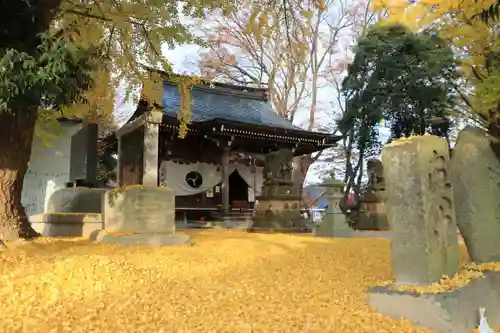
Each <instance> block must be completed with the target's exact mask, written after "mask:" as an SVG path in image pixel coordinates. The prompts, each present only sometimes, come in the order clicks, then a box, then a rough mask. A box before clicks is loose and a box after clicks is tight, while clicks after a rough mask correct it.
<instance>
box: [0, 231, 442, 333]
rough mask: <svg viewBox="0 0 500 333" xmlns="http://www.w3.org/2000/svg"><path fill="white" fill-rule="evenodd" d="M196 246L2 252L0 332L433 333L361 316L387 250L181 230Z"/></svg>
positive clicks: (354, 242)
mask: <svg viewBox="0 0 500 333" xmlns="http://www.w3.org/2000/svg"><path fill="white" fill-rule="evenodd" d="M187 233H189V234H190V235H191V236H192V239H193V242H194V245H193V246H186V247H163V248H153V247H135V248H121V247H118V246H111V245H103V244H92V243H91V242H89V241H86V240H83V239H76V240H54V239H40V240H37V241H35V242H34V243H32V244H29V245H26V246H23V247H18V248H16V249H14V250H11V251H4V252H2V253H0V299H1V300H2V311H0V324H1V325H2V332H6V333H9V332H20V331H26V332H33V333H36V332H75V333H77V332H91V331H94V332H190V333H191V332H203V333H207V332H228V333H229V332H230V333H238V332H265V333H272V332H290V333H293V332H318V333H325V332H356V333H362V332H366V333H373V332H391V333H397V332H401V333H403V332H404V333H410V332H413V333H424V332H428V333H430V332H432V331H430V330H427V329H423V328H416V327H414V326H412V325H411V324H410V323H409V322H408V321H406V320H392V319H389V318H387V317H384V316H382V315H380V314H378V313H376V312H374V311H372V310H370V309H369V308H368V306H367V296H366V293H365V291H366V290H367V288H369V287H370V286H373V285H378V284H380V283H381V281H384V280H389V279H392V273H391V266H390V262H389V257H390V246H389V240H387V239H381V238H366V237H363V238H352V239H320V238H314V237H310V236H298V235H283V234H265V235H263V234H248V233H244V232H238V231H225V230H220V231H216V230H212V231H188V232H187Z"/></svg>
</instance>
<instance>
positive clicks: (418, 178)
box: [382, 135, 459, 285]
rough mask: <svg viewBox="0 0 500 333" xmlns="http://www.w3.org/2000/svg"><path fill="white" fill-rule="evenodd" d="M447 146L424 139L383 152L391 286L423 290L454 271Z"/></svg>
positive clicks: (397, 144)
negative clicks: (390, 258)
mask: <svg viewBox="0 0 500 333" xmlns="http://www.w3.org/2000/svg"><path fill="white" fill-rule="evenodd" d="M448 161H449V153H448V145H447V143H446V141H444V140H443V139H441V138H439V137H437V136H433V135H424V136H420V137H414V138H412V139H410V140H406V141H399V142H395V143H393V144H391V145H389V146H386V147H384V149H383V151H382V163H383V165H384V175H385V189H386V198H387V199H386V200H387V201H386V205H387V215H388V220H389V224H390V228H391V231H392V241H391V247H392V265H393V267H394V273H395V276H396V284H403V285H427V284H431V283H434V282H436V281H439V280H440V278H441V276H442V275H453V274H455V273H456V272H457V271H458V268H459V249H458V235H457V226H456V222H455V208H454V205H453V191H452V187H451V184H450V182H449V180H448V173H447V170H446V164H447V162H448Z"/></svg>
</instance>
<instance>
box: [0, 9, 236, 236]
mask: <svg viewBox="0 0 500 333" xmlns="http://www.w3.org/2000/svg"><path fill="white" fill-rule="evenodd" d="M226 5H228V1H224V0H211V1H197V0H187V1H185V2H183V3H182V5H180V4H178V3H177V2H172V1H162V0H151V1H134V0H129V1H111V0H103V1H79V0H37V1H35V0H15V1H14V0H12V1H2V2H1V3H0V13H1V14H0V16H1V18H2V22H1V23H0V24H1V27H2V29H1V32H0V34H1V38H0V40H1V44H0V48H1V51H2V53H1V54H2V55H1V57H0V68H1V70H0V141H1V142H2V145H1V146H0V239H2V240H9V239H14V238H17V237H19V236H21V237H32V236H35V235H36V233H34V231H33V230H32V229H31V227H30V225H29V223H28V221H27V218H26V214H25V210H24V207H23V206H22V204H21V191H22V186H23V179H24V175H25V173H26V170H27V167H28V162H29V158H30V153H31V143H32V140H33V134H34V131H35V124H36V121H37V119H38V118H39V116H41V117H42V118H50V112H53V113H54V114H60V113H61V112H63V113H64V114H65V115H79V116H82V117H87V116H89V115H90V116H92V117H98V116H99V114H101V115H103V116H105V115H106V113H109V112H111V108H112V104H113V99H114V95H115V94H114V89H115V88H116V87H117V86H118V84H119V83H120V82H123V81H127V82H128V83H129V84H130V85H131V86H133V85H134V84H135V85H137V84H141V83H143V82H156V81H158V80H157V79H158V78H155V77H150V75H149V73H148V72H147V71H146V70H144V68H143V67H142V65H143V64H147V65H149V66H153V67H157V68H161V69H164V70H166V71H167V72H168V71H169V70H170V66H169V63H168V61H166V60H165V59H164V58H163V57H162V56H161V53H160V51H159V50H160V49H161V46H162V45H164V44H168V45H175V44H178V43H184V42H191V41H193V40H196V38H195V37H194V36H193V35H192V34H191V32H190V30H189V28H188V27H186V26H185V25H183V24H182V23H181V22H180V18H181V15H183V14H184V15H189V16H196V15H197V16H200V15H203V10H204V9H206V8H213V7H215V6H216V7H218V8H225V6H226ZM148 79H149V80H148ZM145 88H147V89H145V92H144V93H145V98H155V96H154V94H153V91H154V89H152V88H153V84H147V85H145ZM184 104H185V106H187V107H188V105H189V103H184Z"/></svg>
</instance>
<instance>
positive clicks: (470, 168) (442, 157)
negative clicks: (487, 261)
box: [368, 129, 500, 333]
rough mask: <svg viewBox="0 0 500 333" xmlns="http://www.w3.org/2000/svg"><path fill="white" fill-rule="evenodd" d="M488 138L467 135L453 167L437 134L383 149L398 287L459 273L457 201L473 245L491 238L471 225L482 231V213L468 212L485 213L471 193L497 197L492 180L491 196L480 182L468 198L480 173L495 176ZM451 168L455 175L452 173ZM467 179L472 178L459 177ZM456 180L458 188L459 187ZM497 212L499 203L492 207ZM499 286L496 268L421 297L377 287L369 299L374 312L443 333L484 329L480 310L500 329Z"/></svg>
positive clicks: (486, 250) (488, 250) (486, 251)
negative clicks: (462, 283)
mask: <svg viewBox="0 0 500 333" xmlns="http://www.w3.org/2000/svg"><path fill="white" fill-rule="evenodd" d="M469 135H470V137H469ZM483 140H484V137H483V138H481V136H480V135H478V133H477V132H474V131H471V130H470V129H469V130H466V131H465V132H463V133H461V134H460V137H459V142H461V143H459V144H457V148H458V151H455V153H454V154H453V158H455V157H457V156H458V157H457V160H455V161H454V162H452V163H450V161H449V151H448V145H447V142H446V141H445V140H443V139H441V138H438V137H436V136H432V135H426V136H421V137H415V138H411V139H409V140H408V139H405V140H404V141H398V142H395V143H394V144H392V145H390V146H388V147H384V150H383V152H382V161H383V162H384V166H385V170H384V172H385V176H386V193H387V201H386V205H387V213H388V219H389V224H390V226H391V231H392V261H393V267H394V272H395V275H396V283H397V284H405V285H427V284H431V283H433V282H436V281H438V280H439V278H440V277H441V276H442V275H453V274H454V273H456V272H457V269H458V265H459V255H458V240H457V226H456V222H455V207H454V205H453V202H454V198H455V199H457V200H458V199H459V198H460V202H457V204H459V206H457V207H456V210H457V212H458V214H457V215H460V214H464V215H462V216H461V217H460V218H458V219H463V220H462V222H461V223H467V224H469V226H468V228H466V229H464V230H467V232H466V233H468V235H469V237H471V235H473V237H472V239H474V242H475V241H477V242H481V239H480V238H475V237H485V238H488V236H486V235H484V234H483V235H481V236H479V235H480V233H481V231H478V230H476V231H474V228H470V224H472V223H479V225H478V228H481V223H482V222H483V221H480V220H476V219H474V220H473V221H472V220H469V218H470V217H471V216H473V215H475V217H477V214H481V213H479V212H476V213H473V214H472V213H471V212H468V210H469V209H474V208H475V207H478V208H483V206H482V205H480V204H479V205H477V206H476V205H475V204H476V203H477V202H478V201H477V200H478V199H476V198H473V197H472V196H474V195H476V196H484V195H494V194H493V193H497V192H487V191H488V190H489V189H491V187H493V186H497V183H496V182H494V184H491V183H492V181H491V180H490V184H488V183H487V181H485V180H482V181H483V183H481V186H484V188H485V189H486V192H487V193H488V194H483V192H480V187H479V186H480V185H477V186H478V187H477V188H473V189H472V193H471V194H469V195H467V194H466V192H467V190H468V189H469V186H472V187H474V186H476V185H473V181H475V180H478V181H481V180H480V179H482V177H480V176H479V174H480V173H481V172H482V173H483V175H484V177H485V178H488V175H491V174H489V172H492V171H491V170H490V171H488V167H491V166H493V165H494V164H489V163H493V159H488V158H486V160H485V159H484V158H483V159H481V158H480V157H479V156H480V155H483V154H484V155H487V156H489V157H491V155H489V152H488V150H487V149H485V148H486V147H487V146H488V145H487V144H485V141H483ZM475 150H478V151H475ZM474 151H475V152H474ZM487 152H488V153H487ZM457 154H458V155H457ZM476 154H479V155H476ZM469 163H470V164H469ZM481 163H482V164H483V165H480V164H481ZM450 164H451V167H450V168H449V169H447V166H448V165H450ZM476 168H477V169H476ZM448 171H450V172H451V171H452V174H451V175H449V172H448ZM475 172H478V174H477V175H476V174H475ZM462 176H463V177H465V178H464V179H462V178H460V179H457V177H462ZM451 182H452V184H453V185H455V184H457V185H458V187H457V188H456V189H452V186H451V184H450V183H451ZM492 185H493V186H492ZM453 194H454V198H453ZM492 200H494V199H492ZM493 207H496V203H493V205H492V207H488V208H493ZM481 216H483V215H481ZM464 221H466V222H464ZM490 221H491V220H490ZM476 232H477V233H476ZM485 232H488V231H485ZM489 232H491V230H490V231H489ZM493 237H494V236H493ZM464 238H465V237H464ZM470 239H471V238H469V240H470ZM476 250H479V252H475V253H476V254H477V253H481V254H486V255H491V254H492V253H494V251H493V250H494V249H493V247H492V246H491V245H486V246H485V248H480V249H476ZM483 251H484V252H483ZM499 286H500V273H498V272H493V271H490V272H484V277H483V278H479V279H475V280H473V281H471V282H470V283H469V284H466V285H464V286H460V287H457V288H456V289H451V290H448V291H445V292H441V293H433V292H430V293H416V292H412V291H403V290H394V288H391V286H378V287H374V288H371V289H370V290H369V292H368V294H369V304H370V307H372V308H374V309H376V310H377V311H379V312H381V313H382V314H384V315H387V316H390V317H392V318H394V319H400V318H402V317H404V318H406V319H408V320H410V321H411V322H413V323H414V324H416V325H422V326H425V327H428V328H430V329H433V330H435V331H436V332H440V333H441V332H443V333H445V332H446V333H448V332H453V333H467V332H472V331H473V330H474V329H475V328H477V325H478V323H479V316H478V313H477V310H478V309H479V308H481V307H484V308H486V311H487V312H488V313H490V314H492V315H491V316H489V318H488V320H489V321H490V324H492V325H493V326H498V325H500V319H498V318H500V317H498V316H495V315H494V314H496V313H499V309H500V297H499V293H498V290H499V288H500V287H499Z"/></svg>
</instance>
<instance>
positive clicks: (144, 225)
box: [91, 185, 189, 246]
mask: <svg viewBox="0 0 500 333" xmlns="http://www.w3.org/2000/svg"><path fill="white" fill-rule="evenodd" d="M103 206H104V211H103V221H104V230H101V231H99V232H95V233H94V234H93V235H91V239H93V240H96V241H99V242H104V243H110V244H121V245H150V246H155V245H156V246H163V245H182V244H187V243H188V241H189V237H188V236H187V235H175V196H174V193H173V191H172V190H171V189H170V188H168V187H145V186H137V185H136V186H129V187H125V188H119V189H116V190H113V191H108V192H107V193H106V195H105V197H104V203H103Z"/></svg>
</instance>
